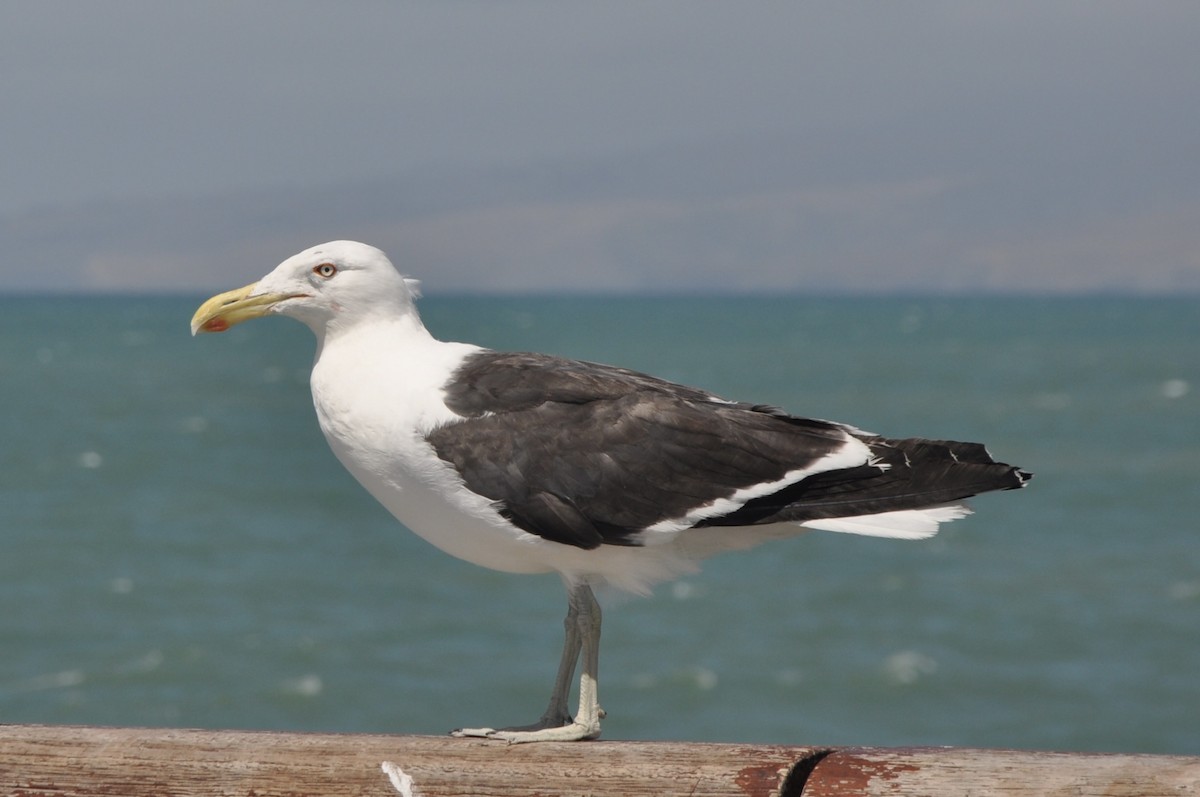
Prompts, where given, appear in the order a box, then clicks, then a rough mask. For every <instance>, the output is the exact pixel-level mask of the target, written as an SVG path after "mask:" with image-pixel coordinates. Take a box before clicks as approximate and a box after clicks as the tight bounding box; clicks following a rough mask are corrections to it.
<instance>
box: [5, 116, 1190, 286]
mask: <svg viewBox="0 0 1200 797" xmlns="http://www.w3.org/2000/svg"><path fill="white" fill-rule="evenodd" d="M839 147H841V148H842V158H841V160H840V162H841V163H842V164H843V166H841V167H839V168H837V169H835V168H833V167H831V166H829V165H828V164H829V163H831V162H832V160H833V159H832V153H833V152H834V151H835V150H836V149H837V148H839ZM844 147H845V142H837V141H826V142H821V141H804V142H792V141H790V140H787V139H785V138H782V137H773V138H764V139H762V140H761V141H757V142H745V141H743V142H740V143H738V144H734V143H730V142H708V143H704V144H697V145H696V146H693V147H691V148H677V149H672V150H669V151H654V152H642V153H634V154H630V155H627V156H624V157H621V158H611V159H607V160H603V161H595V162H584V163H549V162H547V163H536V164H530V165H527V166H516V167H507V168H490V169H478V170H473V171H460V172H455V173H443V172H436V171H434V170H427V171H423V172H417V173H410V174H401V175H389V176H383V177H380V178H379V179H377V180H374V181H371V182H363V183H347V184H338V185H315V186H314V185H296V186H294V187H279V188H274V189H269V190H268V189H264V190H261V191H256V192H252V193H240V194H234V195H229V196H207V197H197V196H188V195H187V193H186V191H184V190H182V189H181V191H180V194H179V196H174V197H159V198H153V199H140V200H131V201H113V202H106V203H97V204H90V205H80V206H74V207H56V208H43V209H33V210H28V211H26V212H23V213H21V214H17V215H12V216H8V217H5V218H0V235H2V236H3V239H4V241H5V250H6V258H5V263H4V264H3V265H2V266H0V269H2V271H3V274H4V281H3V286H2V287H0V290H4V291H6V292H9V291H32V290H79V291H181V290H188V291H191V290H194V291H208V290H213V289H216V288H223V287H228V286H230V285H236V284H242V283H243V282H246V281H248V280H250V279H253V278H254V277H257V276H259V275H260V274H262V273H264V272H265V271H267V270H268V269H269V268H270V267H271V266H273V265H274V264H275V263H277V262H278V261H279V260H281V259H282V258H283V257H286V256H287V255H289V254H291V253H292V252H294V251H297V250H299V249H302V248H304V247H307V246H309V245H312V244H315V243H319V242H321V241H323V240H328V239H331V238H347V237H348V238H358V239H361V240H365V241H369V242H371V243H374V244H376V245H378V246H381V247H383V248H385V249H387V250H388V251H389V252H390V253H391V254H392V255H393V259H394V260H395V261H396V262H397V263H398V264H399V265H400V266H401V268H402V269H403V270H405V271H407V272H409V273H412V274H413V275H415V276H417V277H420V278H421V279H422V281H423V282H424V284H425V286H426V288H427V290H430V291H451V290H453V291H464V290H468V291H502V292H526V291H555V292H559V291H565V292H574V291H584V292H588V291H616V292H662V291H686V292H723V291H734V292H759V291H761V292H779V291H787V292H830V291H837V292H851V293H853V292H891V291H919V292H930V291H932V292H947V291H948V292H1012V291H1018V292H1054V293H1064V292H1094V291H1117V292H1129V291H1132V292H1181V291H1187V292H1195V291H1200V206H1198V205H1197V204H1196V203H1195V202H1189V197H1190V193H1191V192H1190V190H1187V191H1185V190H1181V191H1180V192H1179V196H1175V197H1173V196H1171V195H1167V196H1165V197H1164V196H1162V195H1161V194H1156V195H1153V196H1151V195H1150V193H1149V189H1144V188H1143V187H1142V186H1141V185H1140V184H1139V182H1138V173H1137V171H1136V170H1133V171H1130V172H1129V173H1128V174H1117V173H1113V174H1110V175H1109V179H1111V180H1112V181H1114V182H1111V183H1110V182H1109V181H1108V180H1106V179H1102V176H1097V175H1096V174H1094V173H1093V171H1092V169H1093V168H1100V164H1099V163H1098V162H1092V161H1090V160H1087V161H1081V162H1080V163H1079V164H1077V165H1075V168H1074V169H1073V170H1068V172H1067V173H1068V175H1075V176H1074V177H1073V178H1071V179H1067V180H1063V179H1062V177H1061V174H1062V173H1063V172H1062V169H1061V168H1060V169H1059V170H1058V172H1057V174H1058V175H1059V176H1058V177H1056V178H1055V179H1053V180H1051V179H1049V178H1047V177H1043V176H1042V169H1041V165H1040V164H1038V163H1037V162H1036V160H1035V159H1031V158H1027V157H1026V156H1024V155H1016V154H1015V155H1014V156H1013V159H1012V160H1011V161H1009V162H1005V161H997V162H995V163H994V164H993V166H994V168H993V169H992V170H990V171H987V172H980V171H979V170H978V166H977V163H976V162H975V161H972V160H971V159H970V158H965V157H959V156H957V155H956V154H955V153H954V152H947V151H944V150H943V149H939V147H938V146H937V142H925V143H923V144H920V145H914V144H913V143H912V142H911V141H910V142H907V143H905V142H904V141H903V140H902V138H898V139H897V141H896V143H895V145H894V149H888V150H883V151H865V152H863V153H862V156H861V158H860V159H859V160H858V161H857V162H856V163H855V166H854V167H853V168H850V169H847V168H845V166H844V164H845V156H844V155H845V150H844ZM1096 158H1097V159H1099V160H1102V158H1103V153H1099V154H1098V155H1097V156H1096ZM968 164H973V165H968ZM1110 184H1111V185H1117V186H1119V187H1120V192H1119V195H1109V194H1108V193H1106V192H1105V191H1104V190H1096V188H1097V185H1100V186H1106V185H1110Z"/></svg>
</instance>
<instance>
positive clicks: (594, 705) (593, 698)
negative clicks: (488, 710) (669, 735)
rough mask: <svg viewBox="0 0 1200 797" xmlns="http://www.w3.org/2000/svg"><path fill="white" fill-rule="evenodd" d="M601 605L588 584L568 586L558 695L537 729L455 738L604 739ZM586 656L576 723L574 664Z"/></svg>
mask: <svg viewBox="0 0 1200 797" xmlns="http://www.w3.org/2000/svg"><path fill="white" fill-rule="evenodd" d="M600 620H601V615H600V604H599V603H597V601H596V596H595V595H594V594H592V589H591V587H589V586H588V585H587V584H578V585H573V586H568V588H567V617H566V620H565V621H564V622H563V628H564V631H565V639H564V643H563V654H562V658H561V659H560V660H559V664H558V675H557V677H556V678H555V681H554V692H553V694H551V695H550V704H549V705H548V706H547V707H546V711H545V713H544V714H542V717H541V719H540V720H538V721H537V722H535V723H534V724H532V725H524V726H519V727H513V728H501V729H499V730H493V729H492V728H464V729H461V730H457V731H454V732H453V735H455V736H482V737H485V738H488V739H503V740H505V741H507V742H510V743H518V742H550V741H556V742H573V741H580V740H583V739H595V738H596V737H598V736H599V735H600V720H601V718H603V716H604V711H603V710H602V709H601V708H600V703H599V700H598V698H597V678H598V671H599V664H600ZM581 651H582V654H583V674H582V675H581V676H580V679H579V712H578V714H576V716H575V719H574V720H572V719H571V716H570V715H569V714H568V713H567V700H568V699H569V696H570V690H571V678H572V677H573V676H574V674H575V664H576V662H577V661H578V660H579V657H580V652H581Z"/></svg>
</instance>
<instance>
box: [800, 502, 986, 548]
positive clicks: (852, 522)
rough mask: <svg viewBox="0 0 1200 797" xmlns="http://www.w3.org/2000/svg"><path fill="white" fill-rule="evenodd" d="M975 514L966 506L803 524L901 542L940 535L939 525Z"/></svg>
mask: <svg viewBox="0 0 1200 797" xmlns="http://www.w3.org/2000/svg"><path fill="white" fill-rule="evenodd" d="M969 514H971V510H970V509H969V508H968V507H966V506H963V505H962V504H953V505H950V506H934V507H928V508H926V509H903V510H900V511H898V512H880V513H879V514H876V515H857V516H854V517H838V518H826V519H824V520H810V521H808V522H806V523H803V524H801V525H803V526H804V527H805V528H808V529H819V530H821V531H836V532H840V533H843V534H863V535H866V536H868V537H894V538H896V539H898V540H923V539H926V538H928V537H932V536H933V535H934V534H937V532H938V524H940V523H946V522H948V521H951V520H958V519H959V518H962V517H966V516H967V515H969Z"/></svg>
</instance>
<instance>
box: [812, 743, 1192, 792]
mask: <svg viewBox="0 0 1200 797" xmlns="http://www.w3.org/2000/svg"><path fill="white" fill-rule="evenodd" d="M803 793H804V795H805V797H850V795H856V796H857V795H869V796H870V797H876V796H877V795H878V796H880V797H882V795H900V794H904V795H910V794H916V795H964V794H969V795H972V796H973V797H989V795H996V797H1035V795H1039V796H1040V795H1079V796H1080V797H1084V796H1085V795H1106V796H1107V797H1134V796H1135V795H1136V797H1159V796H1160V795H1161V796H1162V797H1167V795H1170V796H1171V797H1184V795H1200V758H1196V757H1184V756H1156V755H1112V754H1107V753H1105V754H1099V753H1097V754H1086V753H1039V752H1023V751H1018V750H970V749H964V748H954V747H946V748H913V749H893V748H888V749H881V748H870V747H863V748H840V749H838V750H835V751H833V752H832V753H830V754H829V755H827V756H825V757H824V758H822V759H821V760H820V761H819V762H818V763H817V764H816V766H815V767H813V769H812V772H811V773H810V774H809V776H808V778H807V780H806V782H805V784H804V791H803Z"/></svg>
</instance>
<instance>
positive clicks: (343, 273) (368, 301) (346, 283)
mask: <svg viewBox="0 0 1200 797" xmlns="http://www.w3.org/2000/svg"><path fill="white" fill-rule="evenodd" d="M417 296H418V291H417V282H416V280H412V279H409V278H407V277H404V276H403V275H401V274H400V272H398V271H396V268H395V266H393V265H392V262H391V261H390V260H388V258H387V255H385V254H384V253H383V252H382V251H380V250H379V249H376V248H375V247H373V246H368V245H367V244H361V243H358V242H357V241H331V242H329V243H326V244H321V245H320V246H314V247H313V248H311V249H306V250H304V251H303V252H300V253H299V254H296V255H292V256H291V257H289V258H288V259H287V260H285V261H283V262H282V263H280V264H279V265H278V266H277V267H276V268H275V270H274V271H272V272H271V273H270V274H268V275H266V276H265V277H263V278H262V279H260V280H259V281H258V282H255V283H253V284H251V285H247V286H246V287H244V288H238V289H237V290H234V291H227V292H225V293H221V294H218V295H216V296H214V297H212V298H211V299H209V300H208V301H206V302H205V303H204V304H202V305H200V308H199V309H198V310H196V314H195V315H194V316H192V334H193V335H195V334H196V333H198V332H224V331H225V330H227V329H229V328H230V327H231V326H233V325H234V324H240V323H241V322H242V321H248V320H249V319H251V318H259V317H260V316H264V315H270V314H274V313H278V314H280V315H286V316H291V317H292V318H295V319H297V320H299V321H303V322H304V323H305V324H307V325H308V326H309V327H311V328H312V330H313V331H314V332H316V333H317V335H318V336H324V334H325V332H326V331H327V330H329V329H330V328H331V327H338V326H348V325H352V324H355V323H358V322H360V321H361V320H362V319H364V318H369V317H372V316H374V315H376V314H378V313H386V314H390V315H397V314H408V313H412V312H413V310H412V307H413V300H414V299H415V298H416V297H417Z"/></svg>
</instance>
